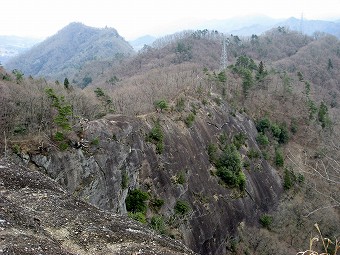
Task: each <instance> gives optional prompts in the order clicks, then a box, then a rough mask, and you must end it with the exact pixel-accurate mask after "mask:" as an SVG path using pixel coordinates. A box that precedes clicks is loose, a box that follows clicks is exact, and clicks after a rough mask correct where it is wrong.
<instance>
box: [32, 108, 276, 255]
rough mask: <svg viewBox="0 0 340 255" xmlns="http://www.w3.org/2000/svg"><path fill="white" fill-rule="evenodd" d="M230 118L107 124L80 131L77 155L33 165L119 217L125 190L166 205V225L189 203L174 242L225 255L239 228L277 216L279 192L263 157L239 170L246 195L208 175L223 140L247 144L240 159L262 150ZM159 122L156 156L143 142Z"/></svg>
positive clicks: (43, 157) (236, 118)
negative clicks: (240, 138) (180, 204)
mask: <svg viewBox="0 0 340 255" xmlns="http://www.w3.org/2000/svg"><path fill="white" fill-rule="evenodd" d="M229 112H230V109H229V108H228V106H226V105H222V106H219V107H217V106H216V107H211V106H210V107H207V106H204V105H203V106H201V107H199V109H198V110H197V113H196V117H195V121H194V123H193V126H192V127H190V128H189V127H187V126H186V125H185V124H184V122H183V121H181V119H183V115H184V114H185V113H180V114H179V113H177V112H167V113H161V112H159V113H152V114H149V115H144V116H136V117H126V116H120V115H116V116H114V115H110V116H106V117H105V118H103V119H100V120H95V121H90V122H87V123H86V124H84V125H83V127H82V132H83V134H82V135H83V137H84V141H83V144H84V146H83V147H82V148H79V149H75V148H73V149H70V150H68V151H64V152H60V151H50V152H48V153H45V154H39V153H38V154H32V155H30V164H31V167H37V168H38V169H40V170H41V171H44V172H46V173H47V174H48V175H49V176H51V177H52V178H53V179H55V180H57V181H58V182H59V183H60V184H61V185H62V186H63V187H65V188H66V189H67V190H68V191H69V192H71V193H73V194H75V195H77V196H79V197H81V198H83V199H84V200H86V201H88V202H89V203H91V204H94V205H96V206H98V207H100V208H101V209H105V210H111V211H113V212H118V213H121V214H126V208H125V199H126V196H127V194H128V190H133V189H135V188H141V189H143V190H146V191H148V192H149V194H151V196H154V197H159V198H161V199H163V200H164V201H165V204H164V206H162V208H161V209H160V212H159V213H160V214H162V215H165V216H166V217H169V218H171V216H173V215H174V206H175V204H176V201H178V200H184V201H187V202H188V203H189V204H190V206H191V208H192V211H191V212H190V213H189V214H188V215H187V216H186V219H184V220H182V221H180V222H179V223H178V224H177V228H178V231H179V234H178V235H177V237H179V238H182V239H183V240H184V242H185V243H186V244H187V245H188V246H189V247H190V248H192V249H193V250H194V251H196V252H199V253H201V254H223V253H224V252H225V251H226V245H225V240H226V239H227V238H230V237H232V236H233V235H234V234H235V232H236V229H237V227H238V226H239V225H240V224H241V223H242V222H243V223H245V224H248V225H254V224H255V225H256V224H258V219H259V217H260V215H262V214H263V213H264V212H267V211H269V210H271V209H273V208H275V205H276V204H277V202H278V200H279V196H280V194H281V191H282V184H281V182H280V178H279V176H278V174H277V172H276V170H275V169H273V168H272V167H271V166H270V165H269V164H268V162H267V161H266V160H264V159H263V158H261V157H260V158H259V159H257V160H256V162H253V163H252V166H251V168H250V169H248V170H246V169H243V171H244V173H245V175H246V177H247V182H246V193H244V194H243V195H242V194H240V192H238V191H236V190H235V189H228V188H226V187H225V186H224V185H221V184H220V180H219V178H218V177H217V176H215V175H214V174H212V172H214V169H213V166H212V164H211V163H210V161H209V157H208V153H207V146H208V145H209V144H210V143H212V142H213V143H217V141H218V137H219V136H220V135H221V134H226V136H227V138H228V139H231V138H232V137H233V136H234V135H236V134H238V133H243V134H244V135H245V136H246V137H247V142H246V144H245V145H244V146H243V147H242V148H241V149H240V150H241V152H242V155H243V157H246V155H247V151H248V150H249V149H250V148H253V149H255V150H259V148H258V146H257V144H256V139H255V138H256V135H257V131H256V128H255V125H254V123H253V122H252V121H251V120H250V119H249V118H248V117H246V116H245V115H242V114H239V113H236V114H235V113H233V114H230V113H229ZM181 116H182V117H181ZM157 119H158V121H159V123H160V126H161V127H162V131H163V133H164V151H163V153H161V154H157V153H156V149H155V145H154V144H153V143H150V142H147V141H146V140H147V139H146V136H147V134H148V133H149V131H150V130H151V128H152V127H153V126H154V125H155V124H154V123H155V121H156V120H157ZM94 141H95V142H94ZM179 173H182V174H183V176H184V178H185V180H184V182H182V183H181V184H178V183H176V181H175V180H176V176H177V175H178V174H179ZM124 176H128V178H127V179H128V180H129V181H128V185H127V187H123V186H124V185H122V181H123V178H124ZM151 214H152V212H151V211H150V210H149V211H148V215H151ZM243 223H242V224H243Z"/></svg>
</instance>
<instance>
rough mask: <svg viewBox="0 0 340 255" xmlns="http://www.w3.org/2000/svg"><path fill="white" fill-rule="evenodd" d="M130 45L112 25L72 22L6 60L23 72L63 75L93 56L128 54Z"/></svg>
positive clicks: (102, 57) (74, 69)
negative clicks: (88, 24)
mask: <svg viewBox="0 0 340 255" xmlns="http://www.w3.org/2000/svg"><path fill="white" fill-rule="evenodd" d="M132 53H133V49H132V47H131V46H130V45H129V43H128V42H126V41H125V40H124V38H123V37H121V36H120V35H119V34H118V32H117V30H116V29H114V28H107V27H106V28H94V27H89V26H86V25H84V24H83V23H80V22H72V23H70V24H69V25H67V26H66V27H64V28H63V29H61V30H60V31H58V32H57V33H56V34H55V35H53V36H51V37H49V38H47V39H46V40H45V41H43V42H42V43H40V44H39V45H37V46H36V47H34V48H32V49H31V50H29V51H27V52H25V53H24V54H22V55H19V56H17V57H16V58H14V59H12V60H10V61H8V63H7V64H6V67H7V69H20V70H22V71H23V72H24V73H25V74H26V75H33V76H46V77H48V78H53V79H64V78H65V77H66V76H73V75H74V74H75V73H76V72H78V71H79V70H80V69H81V68H82V67H83V66H85V65H86V64H87V63H89V62H90V61H93V60H111V61H114V59H115V56H117V54H118V55H130V54H132Z"/></svg>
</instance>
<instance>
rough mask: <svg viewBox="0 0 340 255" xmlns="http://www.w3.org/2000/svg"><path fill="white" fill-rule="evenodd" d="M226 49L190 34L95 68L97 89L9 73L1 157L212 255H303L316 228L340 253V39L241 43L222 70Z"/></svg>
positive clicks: (295, 36)
mask: <svg viewBox="0 0 340 255" xmlns="http://www.w3.org/2000/svg"><path fill="white" fill-rule="evenodd" d="M223 39H225V37H224V36H223V35H222V34H221V33H219V32H217V31H216V30H213V31H209V30H197V31H184V32H179V33H176V34H173V35H169V36H166V37H163V38H160V39H158V40H156V41H155V42H154V43H153V44H152V45H151V46H146V47H144V48H143V49H142V50H140V51H139V52H138V54H136V55H133V56H131V57H130V58H125V59H122V60H121V61H119V62H115V63H112V64H111V66H110V65H108V64H107V63H108V62H106V64H105V65H102V63H100V62H99V64H98V63H95V62H93V65H92V68H93V69H94V70H95V69H96V68H97V70H100V71H101V74H100V75H99V76H98V77H97V78H96V79H95V80H94V81H93V82H92V83H91V84H89V85H88V86H87V87H86V88H84V89H80V88H79V87H77V86H69V85H61V84H57V83H54V82H48V81H46V80H45V79H43V78H34V77H31V78H24V77H23V75H22V73H20V72H19V71H16V72H14V73H10V72H8V71H6V70H5V69H1V76H0V80H1V81H0V92H1V93H0V103H1V105H0V107H1V109H3V111H2V112H1V119H0V120H1V125H0V127H1V130H0V135H1V150H2V151H3V153H4V154H5V155H6V156H7V157H8V158H11V160H14V161H15V162H19V163H21V164H26V165H27V166H28V167H30V169H31V170H32V171H41V172H43V173H44V174H47V175H48V176H49V177H51V178H52V179H54V180H56V181H57V182H58V183H59V184H60V185H62V187H63V188H65V189H66V190H67V191H68V192H70V193H71V194H72V195H73V196H76V197H78V198H81V199H83V200H85V201H87V202H89V203H91V204H93V205H95V206H97V207H99V208H100V209H102V210H108V211H111V212H115V213H118V214H123V215H129V216H130V217H131V218H133V219H135V220H138V221H140V222H141V223H142V224H145V226H148V227H150V228H153V229H154V230H155V231H156V232H158V233H159V234H162V235H168V236H170V237H172V238H175V239H178V240H181V241H182V242H184V243H185V244H186V245H188V246H189V247H190V248H191V249H193V250H194V251H195V252H198V253H200V254H216V255H217V254H278V255H280V254H282V255H283V254H296V253H297V252H299V251H305V250H308V249H309V248H310V247H309V244H310V237H311V236H312V237H314V236H315V235H319V236H320V232H318V230H317V229H314V224H318V227H319V228H320V229H321V232H322V234H323V237H327V238H329V239H330V240H332V241H333V243H330V244H329V246H328V250H329V252H330V254H333V253H334V251H336V249H337V247H336V245H335V244H334V243H335V240H336V238H337V240H339V235H340V228H339V226H340V224H339V222H340V211H339V205H340V201H339V198H338V194H339V192H340V178H339V165H340V148H339V144H340V136H339V134H340V122H339V121H340V119H339V116H340V108H339V97H340V85H339V84H340V73H339V70H340V41H339V40H338V39H337V38H336V37H335V36H332V35H326V34H319V35H318V36H313V37H312V36H308V35H304V34H302V33H300V32H296V31H293V30H290V29H288V28H286V27H282V26H279V27H277V28H275V29H272V30H269V31H267V32H265V33H263V34H261V35H255V34H254V35H252V36H249V37H239V36H236V35H230V36H229V37H228V38H227V42H228V44H227V56H228V58H227V59H225V60H226V61H227V67H226V68H225V69H223V68H222V67H221V64H220V63H221V53H222V44H221V42H222V40H223ZM98 67H99V69H98ZM1 77H2V78H1ZM319 240H321V239H319ZM63 247H64V248H65V249H67V246H63ZM311 249H313V250H315V251H318V252H319V253H321V252H322V251H323V247H322V243H321V241H319V242H317V241H316V239H315V240H314V244H313V245H312V247H311ZM335 254H337V253H335Z"/></svg>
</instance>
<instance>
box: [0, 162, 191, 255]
mask: <svg viewBox="0 0 340 255" xmlns="http://www.w3.org/2000/svg"><path fill="white" fill-rule="evenodd" d="M0 205H1V206H0V253H1V254H20V255H25V254H47V255H48V254H51V255H72V254H81V255H85V254H122V255H123V254H174V255H175V254H194V253H193V252H192V251H190V250H189V249H188V248H186V247H185V246H184V245H183V244H181V243H180V242H178V241H175V240H172V239H170V238H167V237H164V236H159V235H157V234H156V233H155V232H153V231H151V230H148V229H147V228H145V227H144V226H142V225H141V224H139V223H138V222H135V221H132V220H131V219H129V218H127V217H124V216H119V215H117V214H112V213H109V212H105V211H102V210H99V209H98V208H96V207H94V206H92V205H89V204H88V203H86V202H84V201H80V200H77V199H75V198H74V197H73V196H72V195H70V194H69V193H68V192H66V191H65V190H64V189H62V188H61V187H60V185H58V184H57V183H56V182H55V181H53V180H52V179H50V178H49V177H47V176H46V175H43V174H41V173H39V172H37V171H31V170H29V169H27V168H24V167H20V166H18V165H15V164H13V163H10V162H8V161H6V160H3V159H0Z"/></svg>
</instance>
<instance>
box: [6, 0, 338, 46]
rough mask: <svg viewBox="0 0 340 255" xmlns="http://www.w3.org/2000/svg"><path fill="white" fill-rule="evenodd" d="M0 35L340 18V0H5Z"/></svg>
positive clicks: (130, 33)
mask: <svg viewBox="0 0 340 255" xmlns="http://www.w3.org/2000/svg"><path fill="white" fill-rule="evenodd" d="M1 2H2V3H1V4H0V6H1V12H0V35H19V36H33V37H40V38H43V37H47V36H50V35H53V34H55V33H56V32H57V31H58V30H60V29H61V28H63V27H64V26H66V25H68V24H69V23H70V22H73V21H77V22H82V23H84V24H85V25H88V26H93V27H105V26H108V27H113V28H115V29H117V30H118V33H119V34H120V35H121V36H123V37H125V39H127V40H131V39H134V38H136V37H138V36H141V35H146V34H153V35H160V33H161V31H163V30H167V31H170V32H175V31H177V30H181V29H186V28H188V27H189V25H190V23H191V22H194V21H197V20H210V19H227V18H231V17H235V16H245V15H252V14H263V15H267V16H270V17H274V18H289V17H292V16H293V17H296V18H300V16H301V13H302V12H303V14H304V18H306V19H328V18H334V17H339V18H340V0H280V1H277V0H205V1H199V0H195V1H194V0H167V1H163V0H111V1H109V0H4V1H1Z"/></svg>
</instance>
